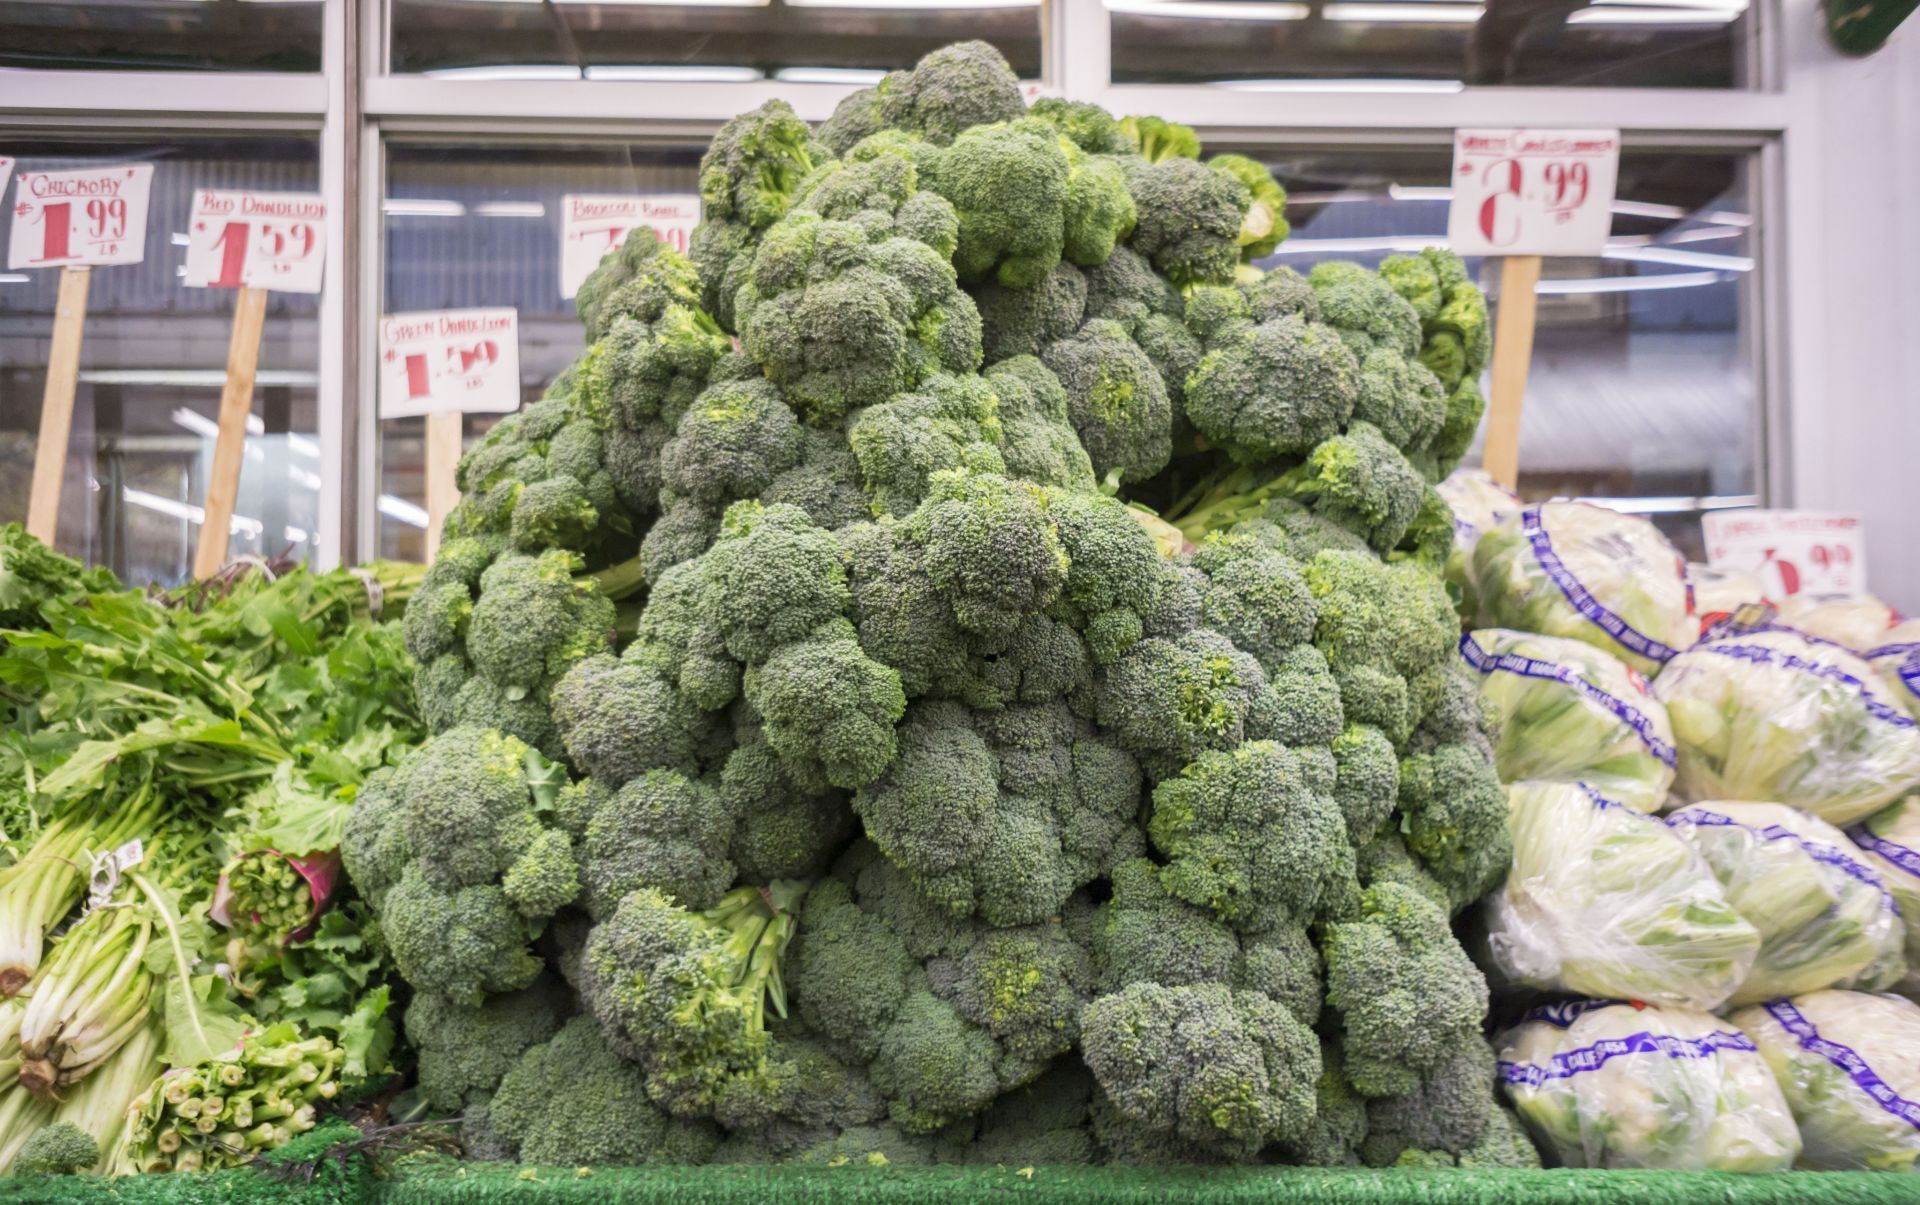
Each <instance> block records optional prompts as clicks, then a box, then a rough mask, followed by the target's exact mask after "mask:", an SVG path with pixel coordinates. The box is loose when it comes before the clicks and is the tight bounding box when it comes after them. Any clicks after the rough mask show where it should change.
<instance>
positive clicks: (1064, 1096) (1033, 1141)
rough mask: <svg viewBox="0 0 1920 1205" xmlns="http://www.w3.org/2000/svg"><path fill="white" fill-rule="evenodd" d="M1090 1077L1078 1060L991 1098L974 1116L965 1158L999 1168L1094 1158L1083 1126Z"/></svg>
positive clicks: (1083, 1162)
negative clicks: (975, 1126) (975, 1129)
mask: <svg viewBox="0 0 1920 1205" xmlns="http://www.w3.org/2000/svg"><path fill="white" fill-rule="evenodd" d="M1092 1096H1093V1077H1092V1076H1091V1075H1089V1074H1088V1073H1087V1069H1086V1068H1085V1067H1084V1066H1082V1065H1081V1063H1080V1061H1079V1060H1078V1059H1062V1060H1060V1061H1059V1062H1057V1063H1055V1064H1054V1065H1053V1066H1052V1067H1051V1068H1049V1069H1048V1071H1047V1073H1046V1074H1045V1075H1042V1076H1041V1077H1040V1078H1039V1079H1037V1080H1035V1081H1033V1082H1032V1083H1031V1084H1028V1085H1026V1086H1025V1087H1022V1088H1016V1089H1014V1090H1013V1091H1011V1092H1008V1093H1007V1094H1005V1095H1004V1096H1001V1097H1000V1098H999V1099H997V1100H995V1101H994V1102H993V1104H992V1106H990V1107H989V1108H988V1109H987V1111H986V1112H985V1113H983V1114H981V1115H980V1131H979V1133H978V1134H977V1135H976V1136H975V1138H974V1140H973V1144H972V1145H971V1146H969V1147H968V1148H967V1151H966V1161H967V1162H968V1163H977V1164H999V1165H1001V1166H1003V1167H1035V1166H1044V1167H1085V1166H1089V1165H1091V1164H1093V1163H1094V1162H1096V1151H1095V1150H1094V1144H1093V1134H1092V1133H1091V1131H1090V1130H1089V1129H1088V1128H1087V1125H1088V1109H1089V1107H1090V1106H1091V1104H1092Z"/></svg>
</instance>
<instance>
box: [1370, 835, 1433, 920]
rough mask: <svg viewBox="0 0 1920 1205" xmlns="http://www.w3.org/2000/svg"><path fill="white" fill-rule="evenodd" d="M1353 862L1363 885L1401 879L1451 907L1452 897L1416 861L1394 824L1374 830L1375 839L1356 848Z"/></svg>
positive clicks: (1394, 881) (1418, 890) (1407, 885)
mask: <svg viewBox="0 0 1920 1205" xmlns="http://www.w3.org/2000/svg"><path fill="white" fill-rule="evenodd" d="M1354 863H1355V865H1356V867H1357V868H1358V870H1359V872H1360V885H1361V886H1362V887H1372V886H1373V885H1374V884H1376V883H1399V884H1401V885H1402V886H1405V887H1410V888H1412V889H1413V890H1414V891H1416V892H1418V893H1419V894H1420V895H1422V896H1425V897H1426V898H1427V899H1428V900H1430V901H1432V903H1433V905H1434V906H1435V907H1436V908H1439V909H1440V910H1441V911H1443V912H1448V911H1451V910H1452V908H1453V901H1452V899H1450V898H1449V897H1448V895H1447V889H1446V888H1445V887H1442V886H1441V885H1440V884H1439V883H1438V882H1437V881H1436V880H1435V879H1434V877H1433V876H1432V875H1430V874H1428V873H1427V871H1426V868H1425V867H1423V866H1421V865H1420V863H1418V862H1416V861H1414V859H1413V855H1412V854H1411V853H1408V852H1407V843H1406V841H1405V840H1404V839H1403V838H1402V837H1401V835H1400V831H1399V829H1398V828H1397V827H1395V826H1393V825H1387V826H1385V827H1384V828H1382V829H1381V830H1380V832H1378V833H1377V834H1375V836H1374V838H1373V840H1371V841H1369V842H1367V843H1366V844H1365V845H1362V846H1359V847H1358V848H1356V849H1355V850H1354Z"/></svg>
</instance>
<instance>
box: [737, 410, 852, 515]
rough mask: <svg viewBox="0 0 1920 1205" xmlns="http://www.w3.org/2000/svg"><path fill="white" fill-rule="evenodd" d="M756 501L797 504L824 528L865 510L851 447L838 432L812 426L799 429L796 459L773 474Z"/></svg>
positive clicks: (776, 504) (777, 504)
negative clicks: (785, 467)
mask: <svg viewBox="0 0 1920 1205" xmlns="http://www.w3.org/2000/svg"><path fill="white" fill-rule="evenodd" d="M760 501H761V502H762V503H763V504H764V505H767V506H779V505H781V504H785V505H788V506H797V507H799V508H800V509H801V510H803V511H806V512H807V517H808V518H810V519H812V520H813V522H814V524H815V525H816V526H818V527H824V528H826V529H827V530H828V531H832V530H834V529H835V528H839V527H845V526H846V525H847V524H849V523H856V522H858V521H860V520H861V519H864V518H866V517H867V516H868V513H869V512H868V507H867V496H866V494H865V493H864V492H862V490H861V488H860V465H859V462H858V461H856V460H855V459H854V458H853V449H851V448H849V447H848V446H847V441H846V439H845V437H844V436H842V435H841V434H840V432H838V431H820V430H816V429H814V428H812V427H806V428H802V429H801V432H800V460H799V462H798V463H797V464H795V465H794V466H793V467H792V468H790V469H787V470H786V471H785V472H782V473H777V474H775V475H774V478H773V480H772V481H771V482H769V483H768V484H767V488H765V489H763V490H761V491H760Z"/></svg>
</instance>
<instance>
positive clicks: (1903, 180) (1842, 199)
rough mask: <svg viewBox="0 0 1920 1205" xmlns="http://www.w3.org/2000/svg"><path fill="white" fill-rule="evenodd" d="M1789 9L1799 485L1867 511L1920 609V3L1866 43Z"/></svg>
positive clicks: (1883, 563)
mask: <svg viewBox="0 0 1920 1205" xmlns="http://www.w3.org/2000/svg"><path fill="white" fill-rule="evenodd" d="M1781 17H1782V19H1783V20H1785V21H1786V22H1787V23H1788V27H1787V29H1786V30H1784V31H1783V37H1782V39H1781V41H1782V43H1783V46H1784V50H1785V62H1784V64H1783V66H1784V69H1785V84H1786V96H1787V101H1788V104H1789V106H1790V111H1791V116H1790V118H1789V122H1790V124H1789V128H1788V132H1787V135H1786V140H1785V171H1786V177H1787V179H1786V208H1787V212H1786V213H1785V214H1784V215H1780V214H1775V215H1772V220H1773V221H1774V222H1775V223H1776V224H1777V223H1779V222H1780V221H1781V220H1782V217H1784V220H1785V229H1786V240H1787V243H1786V264H1787V271H1786V273H1785V276H1786V279H1785V280H1783V281H1778V282H1776V283H1777V284H1778V285H1780V286H1782V291H1783V295H1784V296H1785V297H1786V298H1787V306H1786V307H1785V309H1784V311H1783V312H1782V318H1783V320H1784V322H1785V324H1786V326H1787V327H1788V331H1789V333H1790V341H1789V342H1788V344H1787V346H1788V348H1789V357H1790V359H1789V363H1788V365H1787V374H1788V379H1789V382H1790V393H1789V410H1790V413H1789V415H1788V424H1789V428H1790V429H1789V431H1788V432H1787V439H1788V454H1789V457H1790V474H1789V483H1788V484H1789V491H1790V492H1789V493H1788V495H1787V498H1786V501H1787V502H1788V503H1789V504H1791V505H1794V506H1798V507H1804V508H1809V509H1822V510H1846V511H1856V512H1859V513H1861V514H1863V515H1864V516H1866V520H1867V540H1868V551H1867V569H1868V575H1869V578H1870V585H1871V588H1872V589H1873V590H1874V591H1875V592H1876V593H1878V594H1879V595H1881V596H1882V597H1883V598H1885V599H1887V601H1889V602H1891V603H1893V604H1894V605H1895V606H1896V607H1899V608H1900V609H1901V610H1902V611H1903V612H1905V613H1907V614H1920V15H1916V16H1914V17H1911V18H1909V19H1908V21H1907V23H1906V25H1904V26H1903V27H1902V28H1901V29H1900V30H1899V31H1897V32H1896V33H1895V34H1894V36H1893V37H1892V39H1890V40H1889V41H1888V43H1887V45H1886V46H1885V47H1884V48H1883V49H1881V50H1880V51H1879V52H1878V53H1876V54H1873V55H1870V56H1868V57H1866V58H1863V59H1855V58H1849V57H1847V56H1845V55H1841V54H1839V53H1837V52H1835V51H1834V50H1832V49H1831V48H1830V47H1829V45H1828V43H1827V41H1826V36H1825V33H1824V31H1823V30H1822V29H1821V27H1820V24H1819V13H1818V10H1817V8H1816V6H1815V4H1814V3H1813V0H1784V3H1783V4H1782V6H1781Z"/></svg>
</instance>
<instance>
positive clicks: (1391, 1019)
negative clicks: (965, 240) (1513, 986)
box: [1320, 882, 1487, 1097]
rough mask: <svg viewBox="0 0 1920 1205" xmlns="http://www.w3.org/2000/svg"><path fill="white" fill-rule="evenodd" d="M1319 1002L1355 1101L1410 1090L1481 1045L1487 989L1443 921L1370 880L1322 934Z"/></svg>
mask: <svg viewBox="0 0 1920 1205" xmlns="http://www.w3.org/2000/svg"><path fill="white" fill-rule="evenodd" d="M1320 953H1321V955H1322V956H1323V957H1324V958H1325V959H1326V966H1327V1004H1328V1006H1329V1007H1331V1008H1332V1009H1333V1010H1334V1011H1335V1012H1336V1013H1338V1014H1339V1017H1340V1023H1341V1026H1342V1031H1343V1033H1344V1034H1345V1036H1346V1072H1347V1078H1348V1080H1349V1081H1350V1082H1351V1083H1352V1084H1353V1086H1354V1089H1355V1090H1356V1091H1358V1092H1359V1093H1360V1094H1361V1095H1363V1096H1368V1097H1380V1096H1399V1095H1403V1094H1405V1093H1408V1092H1412V1091H1413V1090H1415V1089H1416V1088H1418V1087H1419V1086H1420V1084H1421V1083H1423V1082H1424V1081H1425V1080H1427V1079H1428V1078H1430V1077H1431V1076H1433V1075H1434V1074H1436V1073H1437V1072H1439V1071H1440V1069H1441V1068H1443V1067H1444V1066H1446V1065H1447V1063H1448V1062H1449V1061H1450V1060H1451V1059H1453V1058H1455V1057H1456V1056H1457V1055H1458V1053H1459V1051H1460V1050H1461V1049H1462V1048H1464V1047H1466V1046H1467V1045H1468V1044H1469V1043H1473V1042H1479V1041H1481V1040H1482V1039H1481V1037H1480V1022H1481V1020H1482V1018H1484V1017H1485V1016H1486V1014H1487V981H1486V978H1485V977H1484V976H1482V975H1481V974H1480V970H1479V968H1478V967H1476V966H1474V965H1473V960H1472V959H1470V958H1468V957H1467V952H1466V951H1465V950H1463V949H1461V948H1460V943H1459V942H1458V941H1455V940H1454V936H1453V931H1452V930H1451V929H1450V928H1448V927H1447V915H1446V913H1445V912H1443V911H1441V910H1440V909H1439V908H1438V907H1436V906H1435V905H1434V904H1433V902H1432V901H1431V900H1429V899H1427V898H1426V897H1425V896H1423V895H1421V894H1420V893H1419V892H1418V891H1416V890H1415V889H1413V888H1411V887H1407V886H1404V885H1403V884H1400V883H1395V882H1380V883H1376V884H1375V885H1374V886H1372V887H1369V888H1367V890H1366V891H1365V892H1363V893H1362V894H1361V897H1360V906H1359V911H1358V915H1357V916H1356V918H1355V919H1353V920H1343V921H1336V922H1333V923H1331V924H1329V925H1327V926H1325V928H1324V929H1323V931H1322V933H1321V937H1320Z"/></svg>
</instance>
